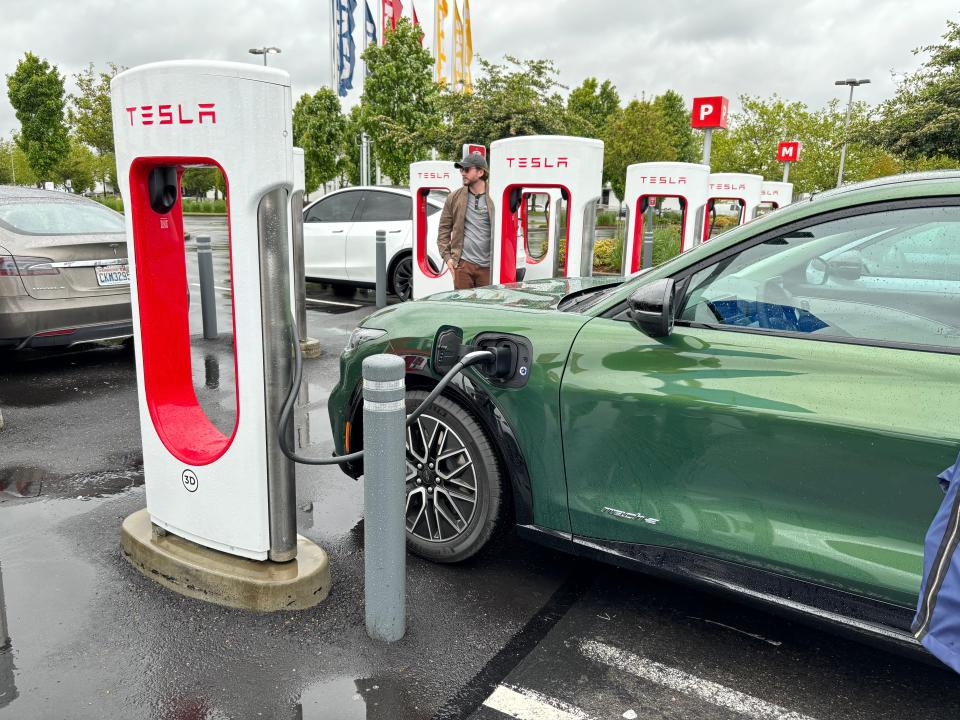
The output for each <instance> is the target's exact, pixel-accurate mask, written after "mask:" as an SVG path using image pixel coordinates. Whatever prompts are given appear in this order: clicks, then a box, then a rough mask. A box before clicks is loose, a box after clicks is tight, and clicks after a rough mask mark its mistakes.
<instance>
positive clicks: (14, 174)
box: [0, 140, 37, 185]
mask: <svg viewBox="0 0 960 720" xmlns="http://www.w3.org/2000/svg"><path fill="white" fill-rule="evenodd" d="M11 157H12V160H11ZM0 184H3V185H14V184H16V185H36V184H37V176H36V173H34V172H33V169H32V168H31V167H30V163H28V162H27V156H26V154H25V153H24V152H23V150H21V149H20V148H19V147H18V146H17V144H16V142H14V141H13V140H10V141H6V142H5V141H2V140H0Z"/></svg>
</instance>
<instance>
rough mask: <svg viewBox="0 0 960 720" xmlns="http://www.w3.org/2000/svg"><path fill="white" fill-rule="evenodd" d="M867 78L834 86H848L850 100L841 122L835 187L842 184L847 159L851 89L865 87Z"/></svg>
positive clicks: (850, 79) (837, 81) (841, 81)
mask: <svg viewBox="0 0 960 720" xmlns="http://www.w3.org/2000/svg"><path fill="white" fill-rule="evenodd" d="M869 82H870V80H869V78H864V79H862V80H857V79H856V78H847V79H846V80H836V81H834V83H833V84H834V85H849V86H850V99H849V100H848V101H847V117H846V119H845V120H844V121H843V147H842V148H841V149H840V170H839V171H838V172H837V187H840V185H842V184H843V165H844V162H845V161H846V159H847V128H848V127H849V126H850V111H851V110H852V109H853V89H854V88H855V87H857V86H858V85H866V84H867V83H869Z"/></svg>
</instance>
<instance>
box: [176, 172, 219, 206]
mask: <svg viewBox="0 0 960 720" xmlns="http://www.w3.org/2000/svg"><path fill="white" fill-rule="evenodd" d="M219 172H220V171H219V170H217V169H216V168H207V167H204V168H189V169H187V170H184V172H183V176H182V177H181V178H180V192H182V193H183V194H184V195H187V196H189V197H195V198H198V199H199V198H203V197H205V196H206V194H207V193H208V192H210V191H211V190H213V189H214V188H215V187H216V185H217V175H218V174H219Z"/></svg>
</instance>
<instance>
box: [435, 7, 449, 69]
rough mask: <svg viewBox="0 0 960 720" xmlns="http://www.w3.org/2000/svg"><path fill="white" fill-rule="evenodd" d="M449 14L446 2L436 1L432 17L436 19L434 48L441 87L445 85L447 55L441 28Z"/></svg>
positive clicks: (444, 36) (443, 33)
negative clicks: (435, 8)
mask: <svg viewBox="0 0 960 720" xmlns="http://www.w3.org/2000/svg"><path fill="white" fill-rule="evenodd" d="M449 14H450V6H449V5H447V0H437V10H436V12H435V13H434V17H435V18H436V19H437V22H436V26H437V27H436V30H435V31H434V35H435V39H436V45H435V46H434V47H435V49H436V51H437V82H438V83H440V84H441V85H446V84H447V53H446V46H447V43H446V42H445V41H446V39H447V35H446V33H445V32H443V26H444V25H446V23H447V15H449Z"/></svg>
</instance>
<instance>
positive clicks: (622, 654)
mask: <svg viewBox="0 0 960 720" xmlns="http://www.w3.org/2000/svg"><path fill="white" fill-rule="evenodd" d="M580 652H582V653H583V654H584V655H585V656H586V657H587V658H589V659H591V660H593V661H594V662H598V663H601V664H603V665H607V666H609V667H612V668H616V669H617V670H622V671H623V672H627V673H630V674H631V675H634V676H636V677H638V678H641V679H642V680H648V681H649V682H653V683H656V684H658V685H663V686H664V687H667V688H670V689H671V690H675V691H677V692H682V693H685V694H687V695H693V696H695V697H697V698H699V699H701V700H704V701H706V702H708V703H711V704H712V705H716V706H718V707H722V708H726V709H727V710H732V711H733V712H735V713H739V714H741V715H744V716H746V717H749V718H755V719H756V720H813V718H811V717H810V716H809V715H803V714H801V713H798V712H793V711H792V710H787V709H786V708H782V707H780V706H779V705H774V704H772V703H768V702H766V701H765V700H761V699H760V698H756V697H754V696H753V695H747V694H746V693H742V692H738V691H737V690H731V689H730V688H728V687H726V686H725V685H720V684H719V683H715V682H711V681H709V680H704V679H703V678H699V677H697V676H696V675H690V674H688V673H685V672H683V671H682V670H677V669H676V668H672V667H669V666H667V665H661V664H660V663H658V662H654V661H653V660H648V659H647V658H644V657H640V656H639V655H634V654H633V653H629V652H626V651H625V650H620V649H618V648H615V647H612V646H610V645H605V644H603V643H600V642H596V641H595V640H587V641H585V642H582V643H581V644H580Z"/></svg>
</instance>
